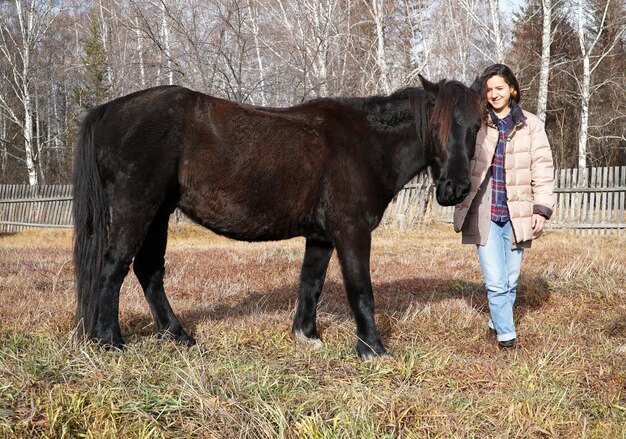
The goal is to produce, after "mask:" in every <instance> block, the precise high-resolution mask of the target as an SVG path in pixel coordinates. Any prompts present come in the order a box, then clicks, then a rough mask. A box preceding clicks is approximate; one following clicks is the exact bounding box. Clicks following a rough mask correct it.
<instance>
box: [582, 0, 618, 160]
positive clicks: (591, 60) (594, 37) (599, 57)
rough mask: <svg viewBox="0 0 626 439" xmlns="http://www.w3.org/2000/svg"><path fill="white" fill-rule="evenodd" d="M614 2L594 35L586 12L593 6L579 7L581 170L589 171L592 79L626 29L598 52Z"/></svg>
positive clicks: (584, 5) (596, 27)
mask: <svg viewBox="0 0 626 439" xmlns="http://www.w3.org/2000/svg"><path fill="white" fill-rule="evenodd" d="M610 4H611V0H607V2H606V4H605V5H604V10H603V11H602V19H601V20H600V24H599V25H598V26H594V27H593V29H595V34H591V33H590V30H589V29H590V26H587V16H586V15H585V12H586V10H587V9H591V8H592V7H593V6H592V5H591V4H589V3H588V2H586V1H585V0H578V3H577V4H576V6H577V25H578V43H579V45H580V51H581V55H582V62H583V72H582V78H581V79H580V80H579V88H580V96H581V104H580V129H579V137H578V167H579V168H586V167H587V143H588V140H589V104H590V101H591V96H592V94H593V91H594V89H593V88H592V86H591V78H592V76H593V72H594V71H595V70H596V69H597V68H598V66H599V65H601V64H602V61H603V60H604V59H605V58H606V57H607V56H608V55H609V53H611V51H612V50H613V49H614V48H615V46H616V45H617V44H619V43H620V42H621V40H622V37H623V35H624V33H625V32H626V27H621V28H620V29H619V30H618V31H617V32H616V33H615V34H614V36H613V40H612V41H610V42H608V44H609V45H608V46H605V47H603V48H602V51H601V52H599V53H596V52H597V51H595V49H596V46H597V44H598V41H600V37H601V36H602V34H603V32H604V31H605V30H606V16H607V13H608V9H609V6H610Z"/></svg>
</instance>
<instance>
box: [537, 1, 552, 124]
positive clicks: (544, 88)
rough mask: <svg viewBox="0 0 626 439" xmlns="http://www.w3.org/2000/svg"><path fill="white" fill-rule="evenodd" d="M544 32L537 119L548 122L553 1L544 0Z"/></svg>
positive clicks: (542, 36) (542, 34) (542, 35)
mask: <svg viewBox="0 0 626 439" xmlns="http://www.w3.org/2000/svg"><path fill="white" fill-rule="evenodd" d="M541 5H542V7H543V30H542V33H541V70H540V71H539V92H538V96H537V117H539V119H541V121H542V122H544V123H545V121H546V109H547V107H548V79H549V78H550V44H551V43H552V0H542V2H541Z"/></svg>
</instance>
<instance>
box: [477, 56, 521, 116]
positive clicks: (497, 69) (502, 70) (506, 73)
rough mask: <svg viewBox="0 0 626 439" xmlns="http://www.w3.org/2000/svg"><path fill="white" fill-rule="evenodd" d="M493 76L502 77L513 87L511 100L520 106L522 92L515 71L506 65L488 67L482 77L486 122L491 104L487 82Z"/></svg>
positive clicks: (481, 97) (482, 103)
mask: <svg viewBox="0 0 626 439" xmlns="http://www.w3.org/2000/svg"><path fill="white" fill-rule="evenodd" d="M493 76H500V77H502V78H503V79H504V82H506V83H507V84H508V85H509V86H510V87H513V91H512V92H511V98H513V100H514V101H515V102H517V103H518V104H519V102H520V100H521V99H522V92H521V91H520V89H519V83H518V82H517V78H516V77H515V74H514V73H513V71H512V70H511V69H510V68H509V66H507V65H505V64H493V65H490V66H489V67H487V68H486V69H485V70H484V71H483V74H482V75H481V76H480V84H481V87H480V106H481V109H482V113H483V116H484V118H485V120H488V118H489V102H487V81H488V80H489V78H491V77H493Z"/></svg>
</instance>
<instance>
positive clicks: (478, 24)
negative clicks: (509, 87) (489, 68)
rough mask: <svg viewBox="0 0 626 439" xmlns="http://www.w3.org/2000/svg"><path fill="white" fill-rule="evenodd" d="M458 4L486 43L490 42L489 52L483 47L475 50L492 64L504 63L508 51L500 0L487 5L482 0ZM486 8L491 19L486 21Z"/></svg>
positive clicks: (491, 1)
mask: <svg viewBox="0 0 626 439" xmlns="http://www.w3.org/2000/svg"><path fill="white" fill-rule="evenodd" d="M458 4H459V5H460V6H461V7H462V8H463V10H464V11H465V14H466V15H467V17H468V18H469V19H470V20H471V21H472V23H473V26H474V28H475V29H477V30H478V32H480V34H481V35H482V36H483V39H484V41H486V42H488V46H489V47H488V50H484V48H483V47H475V48H476V49H478V50H479V51H480V52H482V53H483V55H485V56H486V57H487V58H488V59H490V60H491V62H496V63H503V62H504V58H505V52H506V49H505V38H504V35H503V33H502V25H501V10H500V0H488V2H487V5H485V4H484V2H483V1H481V0H458ZM485 6H486V7H487V9H488V11H486V12H487V13H488V14H489V15H488V16H489V19H485V10H484V8H485ZM493 48H495V50H493ZM494 54H495V56H494Z"/></svg>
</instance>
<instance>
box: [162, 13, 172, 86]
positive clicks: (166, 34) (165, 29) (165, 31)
mask: <svg viewBox="0 0 626 439" xmlns="http://www.w3.org/2000/svg"><path fill="white" fill-rule="evenodd" d="M161 32H162V35H161V36H162V38H163V46H164V47H163V48H164V52H165V53H164V54H165V58H166V63H167V81H168V84H169V85H172V84H174V70H173V69H172V51H171V48H170V29H169V26H168V23H167V8H166V7H165V1H161Z"/></svg>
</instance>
